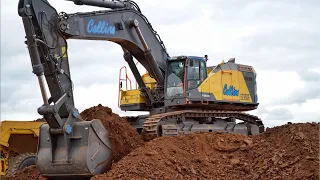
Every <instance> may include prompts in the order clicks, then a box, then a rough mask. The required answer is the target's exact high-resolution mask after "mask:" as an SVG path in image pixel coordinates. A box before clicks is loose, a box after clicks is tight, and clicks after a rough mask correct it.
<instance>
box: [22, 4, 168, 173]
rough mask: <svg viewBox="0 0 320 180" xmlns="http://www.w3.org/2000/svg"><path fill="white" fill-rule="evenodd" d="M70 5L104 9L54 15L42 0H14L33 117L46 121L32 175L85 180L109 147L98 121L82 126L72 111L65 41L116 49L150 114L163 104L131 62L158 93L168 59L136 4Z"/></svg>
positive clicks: (104, 161) (106, 159)
mask: <svg viewBox="0 0 320 180" xmlns="http://www.w3.org/2000/svg"><path fill="white" fill-rule="evenodd" d="M74 3H75V4H77V5H91V6H99V7H105V8H108V9H107V10H101V11H95V12H85V13H73V14H68V13H64V12H62V13H57V11H56V9H55V8H54V7H52V6H51V5H50V4H49V2H48V1H47V0H20V1H19V4H18V13H19V15H20V16H21V18H22V21H23V25H24V29H25V33H26V39H27V40H26V44H27V46H28V50H29V54H30V58H31V65H32V69H33V73H34V74H35V75H36V76H37V77H38V81H39V85H40V89H41V94H42V99H43V105H42V106H41V107H39V108H38V113H39V114H41V115H43V116H44V118H45V120H46V121H47V122H48V124H44V125H42V126H41V127H40V138H39V144H38V151H37V167H38V170H39V172H40V173H41V174H42V175H44V176H47V177H52V176H62V175H63V176H78V175H80V176H91V175H93V174H100V173H102V172H103V170H104V169H105V168H106V167H107V166H109V165H110V156H111V155H110V151H111V149H112V147H111V145H110V143H109V140H108V137H107V131H106V129H104V128H103V125H102V123H101V122H100V121H97V120H93V121H90V122H86V121H82V119H81V117H80V115H79V112H78V110H77V109H76V108H75V104H74V97H73V83H72V78H71V72H70V68H69V60H68V44H67V40H68V39H83V40H104V41H110V42H114V43H117V44H119V45H120V46H121V47H122V49H123V51H124V59H125V60H126V61H127V63H128V65H129V66H130V68H131V70H132V72H133V74H134V76H135V79H136V80H137V82H138V84H139V88H140V91H141V92H142V93H143V94H144V95H145V96H146V100H147V102H148V105H149V106H150V109H151V108H154V107H155V106H158V105H159V104H160V106H161V105H163V101H162V102H155V101H156V100H155V98H154V97H153V96H154V95H153V93H152V92H151V90H150V89H148V88H147V87H146V86H145V84H144V82H143V80H142V78H141V75H140V74H139V71H138V69H137V67H136V66H135V63H134V62H133V57H134V58H136V59H137V60H138V61H139V62H140V63H141V64H142V65H143V66H144V67H145V68H146V69H147V71H148V72H149V74H150V76H151V77H153V78H154V79H155V80H156V81H157V86H158V88H159V89H164V88H163V87H164V79H165V78H164V76H165V68H166V62H167V58H168V57H169V55H168V53H167V51H166V49H165V46H164V44H163V42H162V41H161V39H160V37H159V36H158V34H157V33H156V32H155V31H154V30H153V28H152V26H151V24H150V23H149V22H148V20H147V19H146V17H145V16H144V15H143V14H142V13H141V11H140V9H139V7H138V6H137V4H135V3H134V2H133V1H105V0H74ZM106 54H107V50H106ZM89 61H90V59H88V62H89ZM74 62H76V60H75V61H74ZM45 81H46V83H47V85H48V88H49V92H50V95H51V96H50V98H49V97H48V95H47V90H46V85H45ZM160 92H161V91H160ZM162 93H163V91H162ZM161 103H162V104H161Z"/></svg>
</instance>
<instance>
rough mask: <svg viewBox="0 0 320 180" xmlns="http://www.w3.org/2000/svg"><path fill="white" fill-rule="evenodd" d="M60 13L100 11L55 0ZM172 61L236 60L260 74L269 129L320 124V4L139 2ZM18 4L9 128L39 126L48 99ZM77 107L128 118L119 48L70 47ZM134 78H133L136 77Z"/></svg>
mask: <svg viewBox="0 0 320 180" xmlns="http://www.w3.org/2000/svg"><path fill="white" fill-rule="evenodd" d="M49 2H50V3H51V4H52V5H53V7H55V8H56V10H57V11H58V12H61V11H65V12H67V13H74V12H84V11H92V10H97V9H99V8H94V7H88V6H76V5H74V4H73V3H71V2H67V1H63V0H49ZM135 2H137V3H138V4H139V6H140V8H141V10H142V13H143V14H144V15H145V16H146V17H147V18H148V20H149V21H150V22H151V24H152V26H153V27H154V29H155V30H156V31H157V32H158V33H159V34H160V36H161V38H162V40H163V41H164V43H165V45H166V47H167V49H168V52H169V53H170V55H172V56H174V55H182V54H186V55H195V56H204V55H205V54H207V55H208V56H209V63H208V64H209V65H216V64H218V63H220V62H221V61H222V60H223V59H224V60H228V59H229V58H230V57H235V58H236V62H238V63H241V64H248V65H252V66H253V67H254V68H255V70H256V72H257V74H258V77H257V85H258V96H259V103H260V106H259V108H258V110H256V111H253V112H251V113H252V114H255V115H258V116H260V117H261V118H262V120H263V122H264V124H265V125H266V127H272V126H277V125H282V124H284V123H287V122H288V121H291V122H311V121H316V122H319V121H320V60H318V58H320V51H319V49H320V32H319V29H320V25H319V22H320V19H319V18H320V1H318V0H305V1H297V0H280V1H273V0H268V1H267V0H265V1H262V0H251V1H250V0H238V1H236V0H228V1H223V0H201V1H199V0H198V1H196V0H152V1H150V0H136V1H135ZM17 5H18V0H11V1H1V120H34V119H36V118H38V117H40V116H39V115H38V114H37V108H38V107H39V106H41V104H42V99H41V94H40V90H39V87H38V82H37V78H36V76H35V75H34V74H33V73H32V68H31V64H30V57H29V54H28V50H27V48H26V45H25V44H24V40H25V39H24V36H25V34H24V28H23V24H22V20H21V18H20V17H19V16H18V13H17ZM68 48H69V49H68V53H69V60H70V66H71V67H70V68H71V73H72V74H71V76H72V78H73V82H74V85H75V88H74V94H75V104H76V107H77V108H78V109H79V110H80V111H82V110H84V109H86V108H89V107H91V106H95V105H98V104H99V103H101V104H102V105H104V106H109V107H111V108H112V109H113V111H114V112H116V113H119V114H120V115H132V114H134V113H129V112H127V113H125V112H122V111H120V109H119V108H118V107H117V105H118V74H119V68H121V67H122V66H123V65H126V62H125V61H124V60H123V58H122V55H123V52H122V49H121V47H120V46H118V45H117V44H113V43H111V42H101V41H100V42H98V41H79V40H69V41H68ZM132 78H133V77H132Z"/></svg>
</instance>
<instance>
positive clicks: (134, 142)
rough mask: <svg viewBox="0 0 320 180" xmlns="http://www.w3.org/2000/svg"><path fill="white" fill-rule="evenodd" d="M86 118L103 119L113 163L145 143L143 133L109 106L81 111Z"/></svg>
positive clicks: (89, 119)
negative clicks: (139, 132)
mask: <svg viewBox="0 0 320 180" xmlns="http://www.w3.org/2000/svg"><path fill="white" fill-rule="evenodd" d="M80 115H81V117H82V118H83V119H84V120H87V121H91V120H92V119H99V120H101V122H102V124H103V125H104V127H105V128H106V129H107V131H108V133H109V140H110V142H111V146H112V155H113V158H112V160H113V163H115V162H118V161H119V160H120V159H121V158H122V157H123V156H125V155H127V154H128V153H129V152H131V151H132V150H134V149H135V148H137V147H139V146H141V145H142V144H143V140H142V137H141V135H139V134H138V132H137V130H136V129H135V128H133V127H132V126H131V125H130V124H129V123H128V122H127V121H126V120H125V119H123V118H121V117H120V116H119V115H118V114H116V113H113V112H112V109H110V108H109V107H105V106H102V105H101V104H99V105H98V106H94V107H91V108H89V109H86V110H84V111H83V112H81V113H80Z"/></svg>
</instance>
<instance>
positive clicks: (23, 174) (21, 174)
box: [4, 166, 46, 180]
mask: <svg viewBox="0 0 320 180" xmlns="http://www.w3.org/2000/svg"><path fill="white" fill-rule="evenodd" d="M17 179H18V180H30V179H32V180H46V178H44V177H41V176H40V174H39V172H38V170H37V168H36V166H29V167H26V168H24V169H23V170H21V171H17V172H16V173H14V174H13V175H12V176H9V177H5V178H4V180H17Z"/></svg>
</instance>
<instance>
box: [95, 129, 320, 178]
mask: <svg viewBox="0 0 320 180" xmlns="http://www.w3.org/2000/svg"><path fill="white" fill-rule="evenodd" d="M319 127H320V125H319V124H312V123H304V124H302V123H300V124H290V125H283V126H279V127H274V128H271V129H268V130H267V131H266V132H264V133H263V134H260V135H256V136H245V135H239V134H222V133H197V134H188V135H181V136H179V137H161V138H157V139H154V140H151V141H150V142H146V143H145V145H144V146H141V147H138V148H136V149H135V150H134V151H133V152H131V153H130V154H128V155H127V156H126V157H124V158H123V159H121V160H120V161H119V162H118V163H116V164H114V165H113V167H112V169H111V170H110V171H109V172H108V173H107V174H103V175H98V176H94V177H92V178H91V179H93V180H97V179H103V180H105V179H212V178H214V179H254V180H256V179H319Z"/></svg>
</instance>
